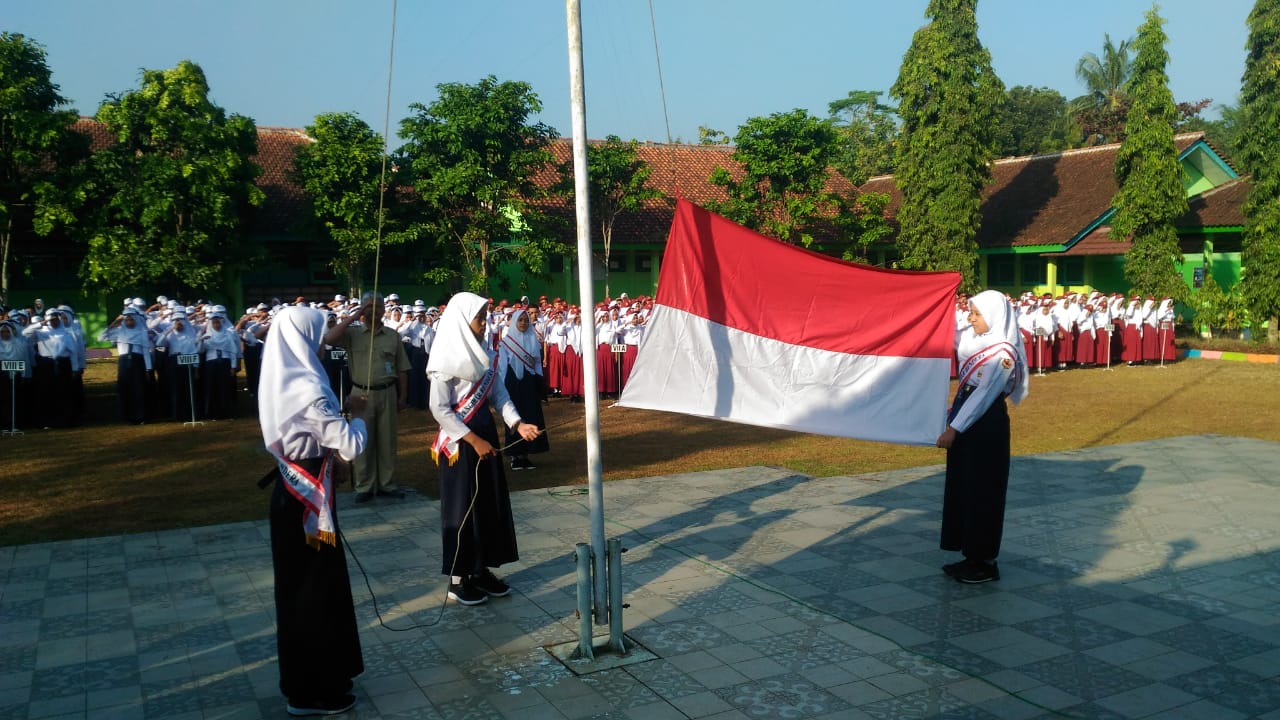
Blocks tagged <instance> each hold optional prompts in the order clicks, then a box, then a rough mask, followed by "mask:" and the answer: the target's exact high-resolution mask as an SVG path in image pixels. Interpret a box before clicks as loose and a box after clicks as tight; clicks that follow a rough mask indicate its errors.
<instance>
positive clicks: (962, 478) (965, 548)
mask: <svg viewBox="0 0 1280 720" xmlns="http://www.w3.org/2000/svg"><path fill="white" fill-rule="evenodd" d="M969 322H970V324H971V327H970V328H969V329H968V330H966V331H965V334H964V335H963V336H962V337H961V338H960V345H959V347H958V348H957V355H958V356H959V360H960V382H959V386H958V388H957V390H956V397H955V400H954V401H953V402H952V404H951V409H950V411H949V412H948V413H947V428H946V430H944V431H943V433H942V434H941V435H939V436H938V442H937V445H938V447H942V448H946V449H947V477H946V485H945V489H944V491H943V504H942V541H941V547H942V549H943V550H951V551H959V552H961V553H962V554H963V555H964V560H962V561H960V562H956V563H950V564H947V565H944V566H943V568H942V569H943V571H944V572H946V573H947V574H948V575H950V576H951V577H953V578H955V579H956V580H957V581H959V582H962V583H970V584H974V583H984V582H990V581H992V580H999V579H1000V570H999V568H998V567H997V564H996V558H997V557H998V556H999V555H1000V541H1001V538H1002V536H1003V534H1004V508H1005V497H1006V495H1007V493H1008V489H1009V410H1008V408H1007V406H1006V405H1005V398H1009V399H1010V400H1012V401H1013V404H1014V405H1017V404H1018V403H1020V402H1022V400H1023V399H1024V398H1025V397H1026V396H1027V392H1028V382H1029V379H1028V377H1027V376H1028V372H1027V358H1026V355H1025V354H1024V351H1023V349H1022V338H1021V335H1020V333H1019V331H1018V325H1017V322H1016V320H1015V317H1014V310H1013V307H1012V306H1011V305H1010V304H1009V302H1008V301H1007V300H1005V298H1004V296H1003V295H1001V294H1000V293H998V292H996V291H995V290H986V291H984V292H981V293H978V294H977V295H975V296H973V297H972V298H970V300H969Z"/></svg>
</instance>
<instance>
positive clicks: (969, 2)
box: [889, 0, 1004, 290]
mask: <svg viewBox="0 0 1280 720" xmlns="http://www.w3.org/2000/svg"><path fill="white" fill-rule="evenodd" d="M976 5H977V0H930V1H929V7H928V9H927V10H926V11H925V14H926V16H927V17H929V18H930V22H929V24H928V25H925V26H924V27H922V28H920V29H919V30H917V31H916V34H915V37H914V38H912V40H911V47H910V48H909V49H908V50H907V53H906V55H905V56H903V58H902V67H901V69H900V70H899V71H898V80H897V82H895V83H894V85H893V87H892V88H891V89H890V91H889V92H890V93H891V94H892V95H893V97H894V98H897V99H898V116H899V117H900V118H901V119H902V133H901V136H900V139H899V143H898V155H897V170H896V172H895V174H894V179H895V181H896V182H897V184H898V188H899V189H900V190H901V191H902V207H901V208H899V210H898V223H899V225H900V230H899V233H898V248H899V251H900V253H901V256H902V266H903V267H906V268H915V269H924V270H958V271H960V272H961V273H962V274H963V276H964V280H963V283H962V285H963V287H964V288H966V289H969V290H973V289H975V287H976V284H977V259H978V244H977V241H976V240H975V237H976V236H977V233H978V225H979V223H980V222H981V215H980V209H981V207H982V188H983V186H984V185H986V184H987V183H988V182H989V181H990V179H991V162H992V161H993V160H994V158H995V154H996V137H995V132H996V129H997V127H998V125H999V122H998V119H999V117H998V115H999V107H1000V103H1001V102H1002V100H1003V98H1004V85H1003V84H1002V83H1001V82H1000V79H999V78H998V77H996V74H995V71H994V70H992V68H991V53H989V52H988V51H987V50H986V48H984V47H983V46H982V43H981V42H979V41H978V20H977V15H976Z"/></svg>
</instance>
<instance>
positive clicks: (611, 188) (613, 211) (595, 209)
mask: <svg viewBox="0 0 1280 720" xmlns="http://www.w3.org/2000/svg"><path fill="white" fill-rule="evenodd" d="M637 147H639V143H638V142H636V141H635V140H631V141H628V142H623V140H622V138H620V137H618V136H617V135H610V136H608V137H606V138H605V140H604V142H602V143H594V144H591V145H588V146H587V167H589V168H591V172H590V174H589V176H588V178H587V183H588V190H589V191H590V202H591V213H592V214H593V215H594V216H595V218H596V219H597V220H598V221H599V223H600V237H601V239H602V240H603V242H604V268H605V271H604V294H605V296H608V295H609V254H610V252H611V250H612V245H613V224H614V223H615V222H616V221H617V219H618V217H619V216H621V215H622V214H623V213H626V212H635V211H636V210H639V209H640V208H641V207H643V206H644V204H645V203H646V202H648V201H649V200H656V199H657V198H660V197H662V191H660V190H658V189H657V188H652V187H649V186H648V182H649V176H650V175H651V174H652V172H653V170H652V168H650V167H649V164H648V163H646V162H645V161H643V160H641V159H640V158H639V157H637V154H636V148H637ZM560 174H561V175H562V176H563V177H564V178H565V181H564V182H563V183H562V184H561V187H562V188H563V189H564V190H567V191H570V194H571V192H572V190H573V184H572V183H573V180H572V178H573V162H572V161H569V162H567V163H565V164H564V165H562V166H561V167H560Z"/></svg>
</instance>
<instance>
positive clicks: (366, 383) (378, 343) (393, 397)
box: [324, 293, 409, 503]
mask: <svg viewBox="0 0 1280 720" xmlns="http://www.w3.org/2000/svg"><path fill="white" fill-rule="evenodd" d="M361 300H362V302H361V305H360V309H359V310H358V311H357V312H354V313H351V314H350V315H347V316H346V317H344V318H342V319H341V320H340V321H338V324H337V325H334V326H333V327H332V328H331V329H330V330H329V331H328V332H327V333H326V334H325V337H324V341H325V342H326V343H328V344H329V345H332V346H334V347H340V348H344V349H346V351H347V366H348V370H349V372H350V374H351V383H352V385H354V386H355V390H354V391H353V392H355V393H357V394H360V395H363V396H365V397H367V398H368V399H369V406H368V408H367V409H366V410H365V424H366V425H367V428H368V431H369V443H368V445H367V446H366V448H365V451H364V452H363V453H361V454H360V455H358V456H357V457H356V459H355V461H354V462H353V463H352V470H353V473H352V475H353V477H354V480H355V488H356V498H355V500H356V502H358V503H362V502H367V501H369V500H370V499H372V498H373V496H374V494H378V495H386V496H389V497H393V498H403V497H404V492H403V491H401V490H400V488H399V487H398V486H397V484H396V481H395V474H396V432H397V430H398V426H399V423H398V422H397V417H396V413H397V412H398V411H400V410H403V409H404V408H405V407H406V406H407V404H408V393H409V356H408V354H406V353H405V351H404V343H402V342H400V335H399V333H397V332H396V331H394V330H392V329H390V328H388V327H386V326H385V325H383V324H382V314H383V312H384V311H385V307H384V305H383V301H382V296H381V295H375V294H374V293H365V294H364V297H363V298H361ZM357 319H359V320H362V321H363V324H361V325H352V323H354V322H355V321H356V320H357ZM370 352H372V357H371V356H370Z"/></svg>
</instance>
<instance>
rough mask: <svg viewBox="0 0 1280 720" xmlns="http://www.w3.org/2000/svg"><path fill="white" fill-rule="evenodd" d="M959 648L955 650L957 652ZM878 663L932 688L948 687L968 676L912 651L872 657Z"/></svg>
mask: <svg viewBox="0 0 1280 720" xmlns="http://www.w3.org/2000/svg"><path fill="white" fill-rule="evenodd" d="M958 649H959V648H957V650H958ZM874 657H875V658H876V659H877V660H879V661H880V662H882V663H884V664H886V665H889V666H890V667H895V668H897V669H899V670H901V671H903V672H905V673H907V674H908V675H910V676H912V677H914V678H916V679H918V680H922V681H924V682H925V683H927V684H929V685H933V686H939V685H949V684H951V683H953V682H959V681H960V680H964V679H965V678H966V677H967V676H968V675H967V673H965V672H963V671H961V670H960V669H958V668H956V667H954V666H952V665H951V664H949V663H944V662H941V661H940V660H938V659H936V658H934V657H931V656H928V655H924V654H921V653H918V652H915V650H914V648H913V649H912V650H890V651H889V652H884V653H880V654H878V655H875V656H874Z"/></svg>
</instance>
